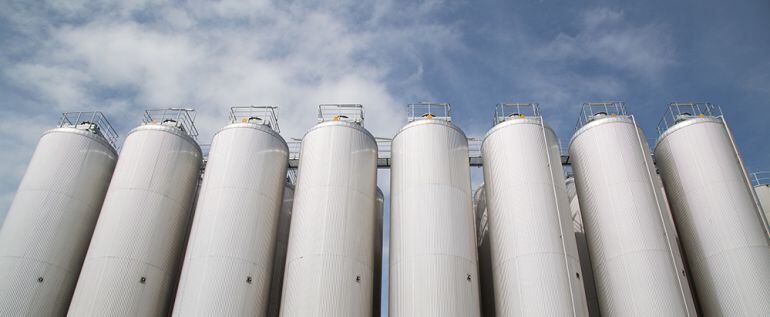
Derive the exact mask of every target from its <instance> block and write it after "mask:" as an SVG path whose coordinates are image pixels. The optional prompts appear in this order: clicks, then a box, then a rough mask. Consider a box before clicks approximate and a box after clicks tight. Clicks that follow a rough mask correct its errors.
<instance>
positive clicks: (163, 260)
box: [69, 125, 201, 316]
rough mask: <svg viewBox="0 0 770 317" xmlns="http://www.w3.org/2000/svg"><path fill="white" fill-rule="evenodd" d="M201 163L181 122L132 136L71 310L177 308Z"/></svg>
mask: <svg viewBox="0 0 770 317" xmlns="http://www.w3.org/2000/svg"><path fill="white" fill-rule="evenodd" d="M200 165H201V151H200V148H199V147H198V145H197V144H196V143H195V141H193V140H192V139H191V138H189V137H188V136H187V135H186V134H184V132H182V131H180V130H179V129H177V128H173V127H168V126H162V125H144V126H140V127H138V128H136V129H134V130H133V131H131V133H130V134H129V135H128V137H127V138H126V141H125V143H124V145H123V149H122V151H121V154H120V159H119V160H118V163H117V166H116V167H115V174H114V175H113V178H112V181H111V183H110V187H109V190H108V191H107V196H106V198H105V200H104V206H103V207H102V211H101V215H100V216H99V221H98V222H97V225H96V230H95V232H94V236H93V239H92V240H91V245H90V246H89V248H88V254H87V255H86V260H85V263H84V264H83V270H82V271H81V274H80V278H79V279H78V284H77V287H76V289H75V294H74V296H73V298H72V304H71V305H70V309H69V314H70V315H71V316H162V315H167V314H168V313H169V310H170V308H171V298H172V295H173V294H172V292H171V290H172V289H173V286H174V285H175V284H176V281H175V278H176V276H177V274H178V272H177V271H178V267H179V261H181V259H182V254H181V253H182V251H183V247H184V243H185V241H184V237H185V235H186V233H187V230H188V226H189V220H190V212H191V206H192V203H193V196H194V194H195V187H196V186H197V181H198V175H199V169H200Z"/></svg>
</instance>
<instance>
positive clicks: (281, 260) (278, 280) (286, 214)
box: [267, 182, 294, 317]
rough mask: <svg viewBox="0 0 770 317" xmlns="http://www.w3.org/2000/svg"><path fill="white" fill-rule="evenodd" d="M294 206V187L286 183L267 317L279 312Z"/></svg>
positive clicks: (277, 233)
mask: <svg viewBox="0 0 770 317" xmlns="http://www.w3.org/2000/svg"><path fill="white" fill-rule="evenodd" d="M293 204H294V185H293V184H292V183H290V182H286V185H285V187H284V188H283V204H281V213H280V215H279V216H278V229H277V230H276V237H275V252H274V254H273V272H272V277H271V278H270V296H269V299H268V303H267V316H268V317H278V316H279V314H280V312H281V291H282V290H283V273H284V267H285V266H286V247H287V246H288V244H289V228H290V227H289V226H290V225H291V209H292V205H293Z"/></svg>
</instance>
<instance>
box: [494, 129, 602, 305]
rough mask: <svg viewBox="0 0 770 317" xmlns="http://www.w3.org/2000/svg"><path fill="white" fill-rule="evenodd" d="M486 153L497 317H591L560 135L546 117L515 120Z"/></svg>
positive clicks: (496, 135)
mask: <svg viewBox="0 0 770 317" xmlns="http://www.w3.org/2000/svg"><path fill="white" fill-rule="evenodd" d="M481 151H482V157H483V158H484V184H485V192H486V196H487V212H488V217H489V240H490V241H489V242H490V246H491V255H492V268H493V280H494V287H495V294H496V295H497V298H496V300H495V305H496V311H497V313H499V314H500V315H502V316H587V315H588V308H587V306H586V298H585V292H584V290H583V281H582V279H581V277H580V272H581V271H580V262H579V259H578V254H577V246H576V243H575V235H574V230H573V229H572V218H571V217H570V208H569V201H568V200H567V190H566V187H565V184H564V182H563V180H564V172H563V170H562V167H561V155H560V153H559V143H558V141H557V139H556V136H555V134H554V133H553V131H552V130H551V129H550V128H548V127H544V125H542V124H541V119H540V118H522V119H510V120H507V121H504V122H502V123H500V124H497V125H496V126H495V127H493V128H492V129H491V130H490V131H489V132H488V133H487V135H486V137H485V138H484V142H483V144H482V148H481Z"/></svg>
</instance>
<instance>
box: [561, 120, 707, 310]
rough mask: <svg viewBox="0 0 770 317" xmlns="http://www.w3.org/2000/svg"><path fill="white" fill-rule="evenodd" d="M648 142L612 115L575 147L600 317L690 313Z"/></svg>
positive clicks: (584, 131)
mask: <svg viewBox="0 0 770 317" xmlns="http://www.w3.org/2000/svg"><path fill="white" fill-rule="evenodd" d="M644 140H646V139H645V137H644V134H643V133H642V132H641V131H640V130H638V129H637V128H636V127H635V126H634V124H633V122H632V121H631V120H630V119H627V118H607V119H601V120H597V121H594V122H591V123H589V124H587V125H586V126H584V127H582V128H581V129H580V130H579V131H578V132H577V133H576V135H575V136H574V137H573V140H572V143H571V144H570V156H571V158H572V160H573V165H572V170H573V172H574V173H575V185H576V188H577V195H578V197H579V198H580V199H579V204H580V211H581V213H582V216H583V217H582V218H583V226H584V229H585V233H586V239H587V242H588V249H589V252H590V259H591V264H592V267H593V273H594V275H595V280H596V289H597V292H598V297H599V305H600V309H601V313H602V315H639V316H682V315H687V314H688V307H687V300H686V299H685V298H684V296H685V295H684V292H683V289H682V284H681V282H682V281H681V280H680V277H679V276H678V274H679V269H678V268H677V267H676V266H675V262H674V261H673V257H672V251H671V249H670V247H669V244H668V240H667V236H666V232H665V227H664V225H663V222H662V216H661V212H662V210H664V206H663V202H662V199H661V195H660V187H658V186H655V185H654V183H653V177H654V172H653V170H652V166H653V165H652V158H651V156H650V154H649V152H650V151H649V149H648V147H647V143H646V142H645V141H644ZM692 313H694V312H689V314H690V315H692Z"/></svg>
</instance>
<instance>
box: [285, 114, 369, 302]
mask: <svg viewBox="0 0 770 317" xmlns="http://www.w3.org/2000/svg"><path fill="white" fill-rule="evenodd" d="M362 119H363V110H362V108H361V106H360V105H322V106H321V107H320V111H319V121H320V123H319V124H317V125H316V126H315V127H313V128H311V129H310V131H308V132H307V133H306V134H305V136H304V137H303V139H302V146H301V149H300V160H299V170H298V175H297V188H296V191H295V192H294V209H293V211H292V218H291V229H290V233H289V246H288V253H287V256H286V268H285V270H286V273H285V274H284V282H283V283H284V285H283V295H282V299H281V316H285V317H288V316H335V317H337V316H342V317H344V316H370V315H371V313H372V312H371V310H372V296H373V295H372V292H373V278H374V257H375V253H374V249H373V246H374V240H375V234H376V230H375V222H376V216H375V212H374V210H375V200H376V197H375V196H376V192H377V189H376V186H377V185H376V182H377V144H376V142H375V140H374V137H373V136H372V135H371V134H370V133H369V132H368V131H366V130H365V129H364V128H363V126H362V125H361V124H362Z"/></svg>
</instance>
